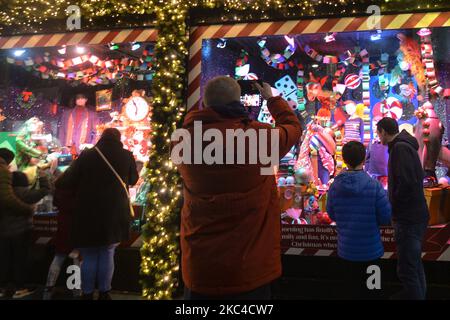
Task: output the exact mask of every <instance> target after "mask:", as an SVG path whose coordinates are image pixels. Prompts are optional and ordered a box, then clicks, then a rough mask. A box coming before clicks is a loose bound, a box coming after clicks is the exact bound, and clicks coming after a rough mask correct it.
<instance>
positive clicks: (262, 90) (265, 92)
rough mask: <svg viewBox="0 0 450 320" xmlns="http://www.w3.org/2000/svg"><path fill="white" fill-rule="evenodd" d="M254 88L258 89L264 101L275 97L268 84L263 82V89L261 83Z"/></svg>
mask: <svg viewBox="0 0 450 320" xmlns="http://www.w3.org/2000/svg"><path fill="white" fill-rule="evenodd" d="M254 86H255V88H256V89H258V90H259V93H260V94H261V96H262V97H263V99H264V100H268V99H270V98H272V97H273V94H272V88H271V87H270V85H269V84H268V83H267V82H263V85H262V87H261V85H260V84H259V83H255V84H254Z"/></svg>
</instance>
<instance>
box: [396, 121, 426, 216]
mask: <svg viewBox="0 0 450 320" xmlns="http://www.w3.org/2000/svg"><path fill="white" fill-rule="evenodd" d="M418 149H419V144H418V143H417V140H416V138H414V137H413V136H412V135H410V134H409V133H408V132H407V131H405V130H403V131H402V132H400V133H399V134H398V135H397V137H395V139H394V140H392V141H391V142H390V143H389V163H388V171H389V199H390V201H391V204H392V220H393V221H394V222H397V223H402V224H416V223H425V222H427V221H428V219H429V213H428V206H427V202H426V200H425V195H424V192H423V178H424V173H423V169H422V164H421V163H420V159H419V154H418V153H417V150H418Z"/></svg>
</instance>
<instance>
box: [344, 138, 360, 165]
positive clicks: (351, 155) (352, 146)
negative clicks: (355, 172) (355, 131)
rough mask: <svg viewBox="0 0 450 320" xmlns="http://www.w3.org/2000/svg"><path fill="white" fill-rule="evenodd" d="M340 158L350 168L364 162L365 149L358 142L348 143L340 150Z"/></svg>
mask: <svg viewBox="0 0 450 320" xmlns="http://www.w3.org/2000/svg"><path fill="white" fill-rule="evenodd" d="M342 157H343V158H344V161H345V163H346V164H347V165H348V166H349V167H352V168H355V167H357V166H358V165H360V164H361V163H363V162H364V159H365V158H366V148H365V147H364V145H363V144H362V143H361V142H359V141H350V142H348V143H346V144H344V147H343V148H342Z"/></svg>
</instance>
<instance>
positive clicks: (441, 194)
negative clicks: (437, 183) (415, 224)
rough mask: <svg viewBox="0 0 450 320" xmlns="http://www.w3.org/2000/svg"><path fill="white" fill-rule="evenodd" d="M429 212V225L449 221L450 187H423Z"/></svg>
mask: <svg viewBox="0 0 450 320" xmlns="http://www.w3.org/2000/svg"><path fill="white" fill-rule="evenodd" d="M424 193H425V199H426V200H427V204H428V210H429V212H430V221H429V224H430V225H435V224H443V223H447V222H450V189H449V188H444V187H438V188H426V189H424Z"/></svg>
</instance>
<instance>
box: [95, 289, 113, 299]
mask: <svg viewBox="0 0 450 320" xmlns="http://www.w3.org/2000/svg"><path fill="white" fill-rule="evenodd" d="M98 300H112V298H111V295H110V294H109V292H108V291H107V292H99V293H98Z"/></svg>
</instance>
